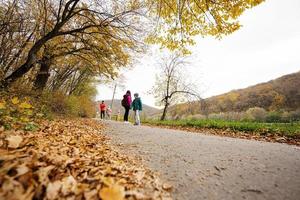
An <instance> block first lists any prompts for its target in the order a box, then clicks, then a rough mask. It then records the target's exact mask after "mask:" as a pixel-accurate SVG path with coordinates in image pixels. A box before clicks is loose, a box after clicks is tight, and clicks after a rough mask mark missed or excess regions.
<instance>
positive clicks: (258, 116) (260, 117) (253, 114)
mask: <svg viewBox="0 0 300 200" xmlns="http://www.w3.org/2000/svg"><path fill="white" fill-rule="evenodd" d="M246 115H247V119H249V120H250V121H259V122H262V121H265V119H266V116H267V112H266V110H265V109H263V108H260V107H254V108H249V109H248V110H247V111H246Z"/></svg>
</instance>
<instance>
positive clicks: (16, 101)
mask: <svg viewBox="0 0 300 200" xmlns="http://www.w3.org/2000/svg"><path fill="white" fill-rule="evenodd" d="M11 102H12V104H14V105H16V104H18V103H20V100H19V98H18V97H14V98H12V99H11Z"/></svg>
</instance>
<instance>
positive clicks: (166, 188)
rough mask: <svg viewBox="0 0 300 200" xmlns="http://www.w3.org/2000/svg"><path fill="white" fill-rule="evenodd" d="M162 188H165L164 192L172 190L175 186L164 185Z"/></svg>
mask: <svg viewBox="0 0 300 200" xmlns="http://www.w3.org/2000/svg"><path fill="white" fill-rule="evenodd" d="M162 188H163V189H164V190H171V189H172V188H173V186H172V185H171V184H170V183H164V184H163V185H162Z"/></svg>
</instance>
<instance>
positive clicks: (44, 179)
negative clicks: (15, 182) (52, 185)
mask: <svg viewBox="0 0 300 200" xmlns="http://www.w3.org/2000/svg"><path fill="white" fill-rule="evenodd" d="M54 168H55V167H54V166H53V165H49V166H47V167H40V168H39V170H38V171H37V174H38V177H39V182H40V183H43V184H45V185H46V184H47V183H48V182H49V178H48V175H49V173H50V171H51V170H52V169H54Z"/></svg>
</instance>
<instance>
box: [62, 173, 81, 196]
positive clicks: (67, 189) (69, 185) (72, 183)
mask: <svg viewBox="0 0 300 200" xmlns="http://www.w3.org/2000/svg"><path fill="white" fill-rule="evenodd" d="M76 186H77V182H76V180H75V179H74V177H73V176H68V177H65V178H63V180H62V188H61V192H62V194H63V195H68V194H70V193H72V192H75V190H76Z"/></svg>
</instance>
